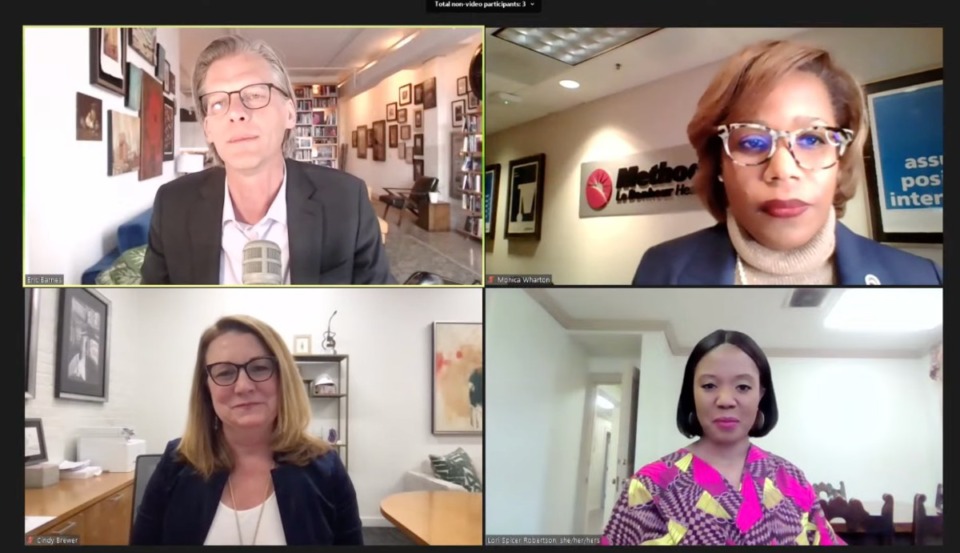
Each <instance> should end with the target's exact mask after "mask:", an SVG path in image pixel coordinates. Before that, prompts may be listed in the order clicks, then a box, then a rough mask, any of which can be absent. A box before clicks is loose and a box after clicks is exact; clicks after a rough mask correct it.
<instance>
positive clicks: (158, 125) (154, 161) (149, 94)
mask: <svg viewBox="0 0 960 553" xmlns="http://www.w3.org/2000/svg"><path fill="white" fill-rule="evenodd" d="M141 88H142V92H143V94H142V96H141V98H140V171H139V179H140V180H147V179H152V178H154V177H159V176H160V175H162V174H163V110H164V108H163V83H162V82H160V81H159V80H158V79H157V78H156V77H154V76H153V75H150V74H148V73H146V72H145V73H143V82H142V83H141Z"/></svg>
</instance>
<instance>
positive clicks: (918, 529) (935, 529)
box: [913, 484, 943, 545]
mask: <svg viewBox="0 0 960 553" xmlns="http://www.w3.org/2000/svg"><path fill="white" fill-rule="evenodd" d="M941 486H942V484H941V485H940V486H938V487H937V490H938V495H942V490H941ZM926 501H927V496H926V495H924V494H922V493H918V494H917V495H915V496H913V545H943V515H942V514H938V515H927V508H926V507H924V505H923V504H924V503H925V502H926ZM942 501H943V500H942V498H941V505H942Z"/></svg>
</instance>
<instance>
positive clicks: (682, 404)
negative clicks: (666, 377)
mask: <svg viewBox="0 0 960 553" xmlns="http://www.w3.org/2000/svg"><path fill="white" fill-rule="evenodd" d="M723 344H730V345H732V346H736V347H737V348H739V349H740V350H741V351H743V352H744V353H746V354H747V355H748V356H750V359H752V360H753V362H754V363H755V364H756V365H757V371H758V372H759V373H760V386H761V387H762V388H763V390H764V392H763V396H761V397H760V412H761V413H763V424H762V425H761V426H760V427H759V428H756V427H755V426H754V427H752V428H751V429H750V432H749V434H748V435H749V436H750V437H751V438H760V437H763V436H766V435H767V434H769V433H770V431H771V430H773V428H774V427H775V426H777V419H778V418H779V417H780V414H779V411H777V395H776V394H775V393H774V392H773V378H772V377H771V376H770V363H769V362H768V361H767V356H766V355H765V354H764V353H763V350H762V349H760V346H758V345H757V343H756V342H754V341H753V338H751V337H749V336H747V335H746V334H744V333H742V332H738V331H736V330H715V331H713V332H711V333H710V334H709V335H707V336H706V337H705V338H703V339H702V340H700V342H699V343H697V345H696V346H694V348H693V351H692V352H690V357H689V358H687V366H686V368H684V370H683V387H682V388H681V389H680V401H679V402H677V428H678V429H679V430H680V433H681V434H683V435H684V436H686V437H688V438H693V437H695V436H703V427H702V426H700V420H699V419H698V418H697V417H696V415H694V416H693V417H691V416H690V414H691V413H696V411H697V407H696V403H695V402H694V400H693V375H694V373H695V372H696V370H697V365H699V364H700V361H701V360H702V359H703V358H704V356H706V355H707V354H708V353H710V352H711V351H713V350H714V349H716V348H718V347H720V346H722V345H723ZM691 419H692V420H691Z"/></svg>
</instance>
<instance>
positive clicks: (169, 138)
mask: <svg viewBox="0 0 960 553" xmlns="http://www.w3.org/2000/svg"><path fill="white" fill-rule="evenodd" d="M176 128H177V108H176V106H175V105H174V104H173V100H172V99H170V98H166V97H164V99H163V161H173V157H174V151H173V150H174V148H173V144H174V139H175V136H174V135H175V134H176Z"/></svg>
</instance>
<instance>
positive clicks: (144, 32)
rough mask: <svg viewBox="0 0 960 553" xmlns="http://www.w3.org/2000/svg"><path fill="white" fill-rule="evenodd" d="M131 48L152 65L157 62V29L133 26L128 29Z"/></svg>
mask: <svg viewBox="0 0 960 553" xmlns="http://www.w3.org/2000/svg"><path fill="white" fill-rule="evenodd" d="M127 32H128V37H127V40H128V41H129V44H130V48H131V49H132V50H133V51H134V52H136V53H138V54H140V57H142V58H143V59H145V60H147V62H148V63H149V64H150V65H154V64H156V63H157V29H156V28H150V27H133V28H130V29H127Z"/></svg>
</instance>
